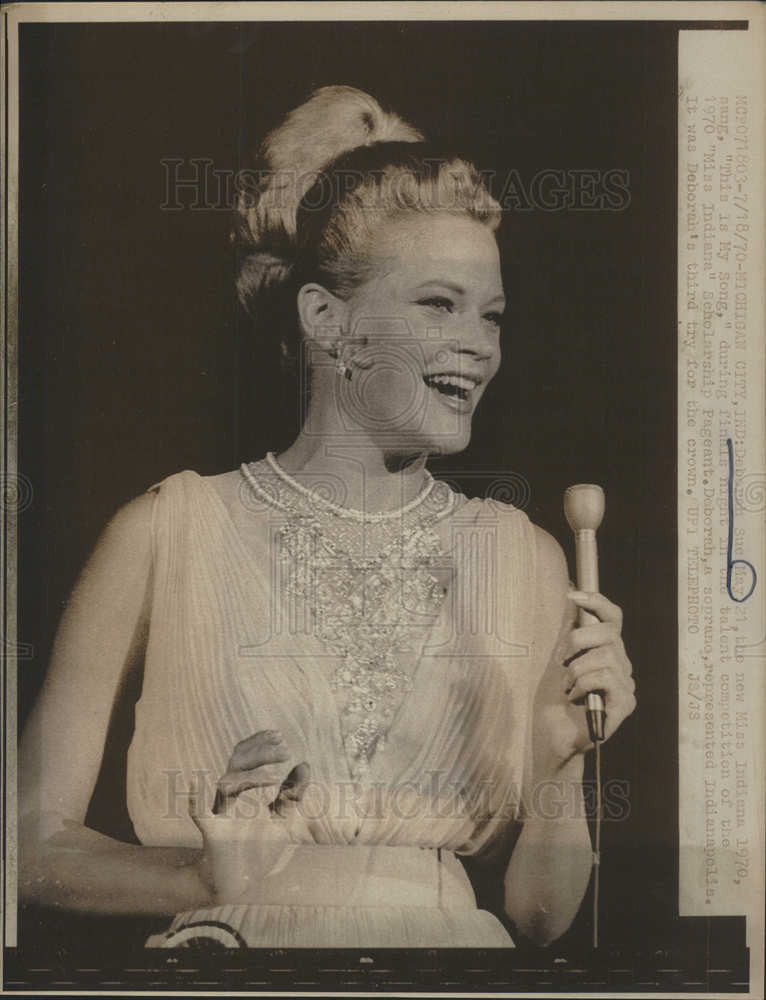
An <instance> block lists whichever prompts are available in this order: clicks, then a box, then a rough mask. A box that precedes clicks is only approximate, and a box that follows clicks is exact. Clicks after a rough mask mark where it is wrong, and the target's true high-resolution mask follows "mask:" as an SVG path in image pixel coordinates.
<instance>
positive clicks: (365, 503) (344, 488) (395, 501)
mask: <svg viewBox="0 0 766 1000" xmlns="http://www.w3.org/2000/svg"><path fill="white" fill-rule="evenodd" d="M276 457H277V461H278V462H279V465H280V466H281V467H282V468H283V469H284V470H285V472H287V473H289V474H290V475H297V476H300V474H301V473H313V474H317V473H321V475H322V476H324V478H325V479H329V480H330V482H333V483H336V484H337V489H336V490H335V491H334V492H335V495H336V497H337V502H339V503H340V504H341V505H342V506H343V507H353V508H355V509H357V510H363V511H366V512H367V513H369V514H372V513H376V512H381V511H387V510H397V509H398V508H399V507H403V506H404V505H405V504H407V503H409V502H410V501H411V500H413V499H414V498H415V497H416V496H417V495H418V493H420V491H421V490H422V489H423V486H424V484H425V481H426V476H425V464H426V458H427V455H426V454H425V453H424V452H423V453H420V454H415V455H406V456H405V455H399V454H396V453H393V452H392V451H391V450H389V451H388V452H387V451H386V450H385V449H382V448H381V447H380V446H379V445H376V444H375V443H374V442H370V441H366V442H361V441H356V440H354V441H353V443H352V442H351V441H349V440H348V439H346V440H345V441H344V440H343V439H342V438H338V437H334V436H333V437H328V436H325V435H322V436H314V435H313V434H309V433H307V432H306V428H304V429H303V430H302V431H301V433H300V434H299V435H298V437H297V438H296V440H295V441H294V442H293V443H292V444H291V445H290V447H289V448H288V449H287V450H286V451H283V452H281V453H280V454H279V455H277V456H276ZM307 485H310V482H307Z"/></svg>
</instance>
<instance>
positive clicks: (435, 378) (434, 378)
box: [423, 372, 479, 401]
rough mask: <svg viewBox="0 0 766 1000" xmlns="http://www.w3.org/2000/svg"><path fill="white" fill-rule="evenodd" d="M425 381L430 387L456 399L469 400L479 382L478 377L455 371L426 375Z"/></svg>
mask: <svg viewBox="0 0 766 1000" xmlns="http://www.w3.org/2000/svg"><path fill="white" fill-rule="evenodd" d="M423 381H424V382H425V384H426V385H427V386H428V388H429V389H435V390H436V391H437V392H440V393H441V394H442V395H443V396H451V397H453V398H454V399H460V400H464V401H465V400H468V398H469V397H470V394H471V392H472V390H473V389H475V388H476V386H477V385H478V384H479V381H478V379H475V378H472V377H469V376H466V375H456V374H453V373H447V372H445V373H443V374H436V375H424V376H423Z"/></svg>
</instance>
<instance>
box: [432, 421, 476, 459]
mask: <svg viewBox="0 0 766 1000" xmlns="http://www.w3.org/2000/svg"><path fill="white" fill-rule="evenodd" d="M470 443H471V428H470V426H468V427H466V429H465V431H463V433H461V434H455V433H451V434H432V435H429V436H428V437H426V438H425V439H424V443H423V451H426V452H428V454H429V455H434V456H439V455H457V454H459V453H460V452H461V451H465V449H466V448H467V447H468V445H469V444H470Z"/></svg>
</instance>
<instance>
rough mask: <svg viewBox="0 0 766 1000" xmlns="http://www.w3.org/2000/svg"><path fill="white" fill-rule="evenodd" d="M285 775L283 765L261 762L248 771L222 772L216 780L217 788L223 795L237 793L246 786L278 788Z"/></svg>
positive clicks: (242, 790)
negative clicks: (272, 786) (271, 786)
mask: <svg viewBox="0 0 766 1000" xmlns="http://www.w3.org/2000/svg"><path fill="white" fill-rule="evenodd" d="M284 776H285V769H284V767H283V766H280V765H279V764H278V763H277V764H263V765H262V766H260V767H256V768H253V769H252V770H250V771H230V772H227V773H226V774H224V776H223V777H222V778H221V780H220V781H219V782H218V790H219V791H220V792H221V793H222V794H223V795H225V796H227V797H229V796H231V795H239V793H240V792H244V791H245V789H247V788H267V787H268V786H270V785H276V786H277V788H279V787H280V786H281V784H282V781H283V779H284Z"/></svg>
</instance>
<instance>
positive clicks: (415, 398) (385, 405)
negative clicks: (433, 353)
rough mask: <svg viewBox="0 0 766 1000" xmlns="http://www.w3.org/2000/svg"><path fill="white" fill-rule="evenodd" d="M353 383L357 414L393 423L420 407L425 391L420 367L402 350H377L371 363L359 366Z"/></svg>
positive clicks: (400, 420) (403, 418)
mask: <svg viewBox="0 0 766 1000" xmlns="http://www.w3.org/2000/svg"><path fill="white" fill-rule="evenodd" d="M354 383H355V386H354V396H355V397H356V402H357V405H358V407H359V410H360V414H361V413H365V414H367V415H368V416H370V417H372V418H373V419H374V418H375V415H380V418H381V420H386V421H389V422H396V423H401V422H402V421H406V420H408V419H409V418H410V417H411V416H412V415H413V414H414V413H416V412H417V411H418V409H419V408H420V409H422V405H423V399H424V395H425V393H426V392H427V389H426V386H425V384H424V382H423V378H422V367H421V366H419V365H417V364H415V363H414V361H413V359H412V358H411V357H410V356H409V355H408V354H406V353H403V352H402V351H389V352H382V353H381V352H377V356H376V358H375V361H374V363H373V364H372V365H370V367H369V368H366V369H362V370H360V371H359V373H358V376H355V378H354Z"/></svg>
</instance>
